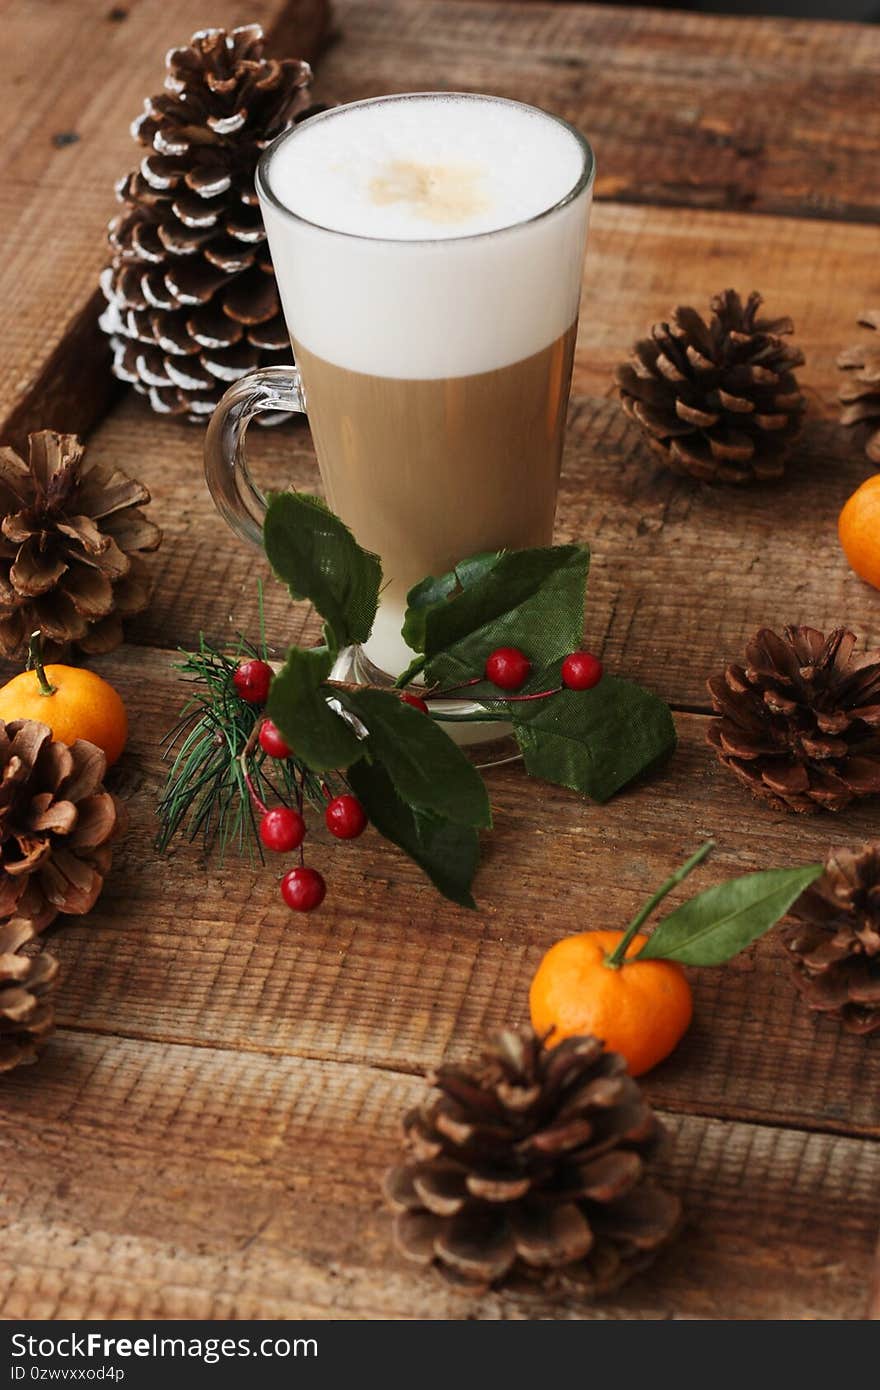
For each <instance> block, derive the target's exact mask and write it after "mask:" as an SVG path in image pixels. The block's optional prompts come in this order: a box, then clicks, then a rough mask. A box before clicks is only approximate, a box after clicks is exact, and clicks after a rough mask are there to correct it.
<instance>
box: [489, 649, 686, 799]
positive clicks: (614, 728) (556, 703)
mask: <svg viewBox="0 0 880 1390" xmlns="http://www.w3.org/2000/svg"><path fill="white" fill-rule="evenodd" d="M543 674H544V677H547V678H548V679H549V682H550V685H552V684H553V682H554V680H555V681H556V682H558V674H556V675H552V676H548V673H547V672H545V673H543ZM545 688H547V687H545ZM495 708H500V705H499V706H496V707H495ZM507 708H508V709H509V711H510V717H511V719H512V720H513V725H514V733H515V734H516V740H517V742H518V744H519V746H520V748H521V750H522V755H523V761H524V763H525V767H526V771H527V772H528V773H529V775H530V776H531V777H542V778H544V780H545V781H547V782H556V783H558V784H559V785H560V786H562V787H571V788H573V790H574V791H578V792H581V793H582V794H583V795H585V796H590V797H592V798H593V799H594V800H595V801H607V800H608V799H609V797H611V796H613V795H614V793H615V792H616V791H619V790H620V788H621V787H623V786H625V785H626V784H627V782H631V781H632V779H633V778H634V777H638V776H639V775H640V774H641V773H643V772H646V771H647V770H648V769H649V768H651V767H653V766H654V765H655V764H656V763H658V762H660V761H661V759H663V758H666V757H668V756H669V754H670V753H672V751H673V750H674V748H675V744H676V736H675V725H674V724H673V721H672V715H671V713H670V711H669V707H668V705H666V704H665V703H664V702H663V700H661V699H660V698H659V697H658V696H656V695H652V694H651V692H650V691H648V690H645V689H643V687H642V686H640V685H635V684H634V683H633V682H632V681H625V680H620V679H619V678H618V677H617V676H603V678H602V680H601V681H600V683H599V684H598V685H597V686H596V687H595V688H594V689H593V690H563V691H561V692H560V693H559V694H558V695H551V696H550V697H549V698H548V699H546V700H533V701H526V702H525V703H522V704H517V703H516V702H512V703H510V704H508V706H507Z"/></svg>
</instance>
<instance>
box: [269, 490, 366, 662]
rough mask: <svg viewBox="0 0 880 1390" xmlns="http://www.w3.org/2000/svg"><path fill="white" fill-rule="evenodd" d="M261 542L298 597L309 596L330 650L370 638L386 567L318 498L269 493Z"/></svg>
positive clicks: (282, 578) (294, 493)
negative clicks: (318, 615) (322, 620)
mask: <svg viewBox="0 0 880 1390" xmlns="http://www.w3.org/2000/svg"><path fill="white" fill-rule="evenodd" d="M263 545H264V547H265V550H266V555H267V556H268V558H269V563H270V564H271V566H272V569H273V570H274V571H275V574H276V575H277V577H278V578H279V579H280V580H282V581H283V582H284V583H285V584H286V585H287V587H288V589H289V590H290V596H291V598H294V599H310V600H311V602H312V603H313V604H314V605H315V608H316V609H317V611H318V612H319V613H320V615H321V617H322V618H323V619H324V637H325V641H326V643H327V646H328V647H330V649H331V650H332V651H338V650H339V648H340V647H347V646H350V645H351V643H353V642H366V640H367V638H368V637H369V635H370V632H371V631H372V628H373V622H374V620H375V617H376V608H377V606H378V602H379V588H380V585H381V583H382V566H381V563H380V562H379V559H378V557H377V556H375V555H371V554H370V552H369V551H368V550H364V549H363V548H362V547H361V546H359V545H358V543H357V541H356V540H355V538H354V536H353V535H352V533H351V531H349V529H348V527H347V526H346V525H345V523H344V522H343V521H340V519H339V517H338V516H336V515H335V514H334V513H333V512H331V511H330V510H329V508H328V507H327V506H325V504H324V503H323V502H322V501H321V499H320V498H319V497H310V496H309V495H308V494H307V493H304V492H277V493H270V495H269V505H268V507H267V508H266V517H265V520H264V522H263Z"/></svg>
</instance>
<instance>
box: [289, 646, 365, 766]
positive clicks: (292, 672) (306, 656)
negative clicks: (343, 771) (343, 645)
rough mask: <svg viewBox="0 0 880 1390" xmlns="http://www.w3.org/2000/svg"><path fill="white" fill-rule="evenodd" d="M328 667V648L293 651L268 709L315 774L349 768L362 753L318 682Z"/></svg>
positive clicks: (292, 649)
mask: <svg viewBox="0 0 880 1390" xmlns="http://www.w3.org/2000/svg"><path fill="white" fill-rule="evenodd" d="M332 665H333V654H332V652H330V651H328V650H327V648H326V647H312V648H311V650H309V651H303V650H302V649H301V648H300V647H291V648H290V650H289V651H288V653H287V660H286V661H285V663H284V665H283V666H282V668H281V670H280V671H279V672H278V674H277V675H276V676H275V678H274V680H273V681H272V685H271V686H270V688H269V699H268V702H267V704H266V713H267V714H268V716H269V718H270V719H272V720H273V721H274V722H275V723H276V724H277V725H278V728H279V729H280V730H281V732H282V734H283V735H284V737H285V738H286V739H287V742H288V743H289V744H290V746H291V747H292V748H293V749H294V750H295V752H296V756H297V757H298V758H301V759H302V761H303V762H304V763H307V764H308V766H309V767H310V768H311V769H312V771H313V772H329V771H330V770H331V769H332V768H338V767H348V766H349V764H350V763H353V762H355V761H356V760H357V759H358V758H360V757H362V756H363V754H364V751H365V750H364V745H363V744H362V743H361V741H360V739H359V738H358V736H357V734H356V733H355V731H354V729H352V727H351V725H350V724H349V723H348V722H347V721H346V720H345V719H343V718H342V716H341V715H340V714H339V713H337V712H336V711H335V710H333V709H331V708H330V706H329V705H328V703H327V689H326V687H324V686H322V682H323V681H325V680H326V679H327V677H328V676H329V674H330V668H331V666H332Z"/></svg>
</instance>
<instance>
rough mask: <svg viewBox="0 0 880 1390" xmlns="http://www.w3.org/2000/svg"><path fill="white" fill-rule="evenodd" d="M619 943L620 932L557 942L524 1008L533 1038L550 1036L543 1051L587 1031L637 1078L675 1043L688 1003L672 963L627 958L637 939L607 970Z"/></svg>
mask: <svg viewBox="0 0 880 1390" xmlns="http://www.w3.org/2000/svg"><path fill="white" fill-rule="evenodd" d="M622 938H623V932H622V931H591V932H582V933H581V934H580V935H578V936H568V937H565V938H564V940H562V941H557V942H556V945H555V946H551V947H550V950H549V951H548V952H547V954H546V955H545V956H544V958H543V960H542V961H541V964H540V965H539V966H538V969H537V972H536V974H535V977H534V979H533V980H532V985H531V989H530V990H529V1008H530V1010H531V1015H532V1023H533V1025H534V1027H535V1031H536V1032H538V1033H547V1032H548V1030H550V1029H552V1030H553V1031H552V1033H551V1036H550V1037H549V1039H548V1043H547V1045H548V1047H553V1046H555V1044H556V1043H560V1042H562V1040H563V1038H569V1037H574V1036H577V1035H580V1034H586V1033H592V1034H593V1035H594V1036H595V1037H597V1038H601V1039H602V1041H603V1042H604V1044H605V1046H606V1047H607V1048H608V1049H610V1050H611V1051H613V1052H620V1053H622V1054H623V1056H624V1057H625V1058H626V1061H627V1065H628V1067H629V1071H630V1074H631V1075H632V1076H641V1074H642V1073H643V1072H646V1071H650V1069H651V1067H656V1065H657V1063H658V1062H662V1060H663V1058H664V1057H667V1056H668V1055H669V1053H670V1052H671V1051H672V1049H673V1048H674V1047H675V1046H676V1044H677V1043H678V1042H680V1041H681V1038H682V1037H683V1036H684V1034H685V1033H686V1031H687V1028H688V1025H689V1024H690V1021H691V1017H692V1015H693V999H692V997H691V987H690V985H689V984H688V982H687V979H686V977H685V974H684V971H683V970H682V968H681V966H680V965H677V964H675V962H674V961H668V960H645V961H634V960H632V957H633V956H634V955H636V954H637V953H638V952H639V951H640V950H641V949H642V947H643V946H644V944H645V941H646V940H647V937H646V936H645V935H644V934H637V935H636V936H634V937H633V939H632V941H631V942H630V944H629V946H628V947H627V952H626V960H625V961H624V963H623V965H621V966H620V967H619V968H618V969H616V970H615V969H611V968H609V967H608V966H607V965H606V964H605V960H606V957H607V956H609V955H610V954H611V952H612V951H613V950H614V948H615V947H616V946H618V945H619V944H620V941H621V939H622Z"/></svg>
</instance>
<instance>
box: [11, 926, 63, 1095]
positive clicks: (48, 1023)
mask: <svg viewBox="0 0 880 1390" xmlns="http://www.w3.org/2000/svg"><path fill="white" fill-rule="evenodd" d="M34 935H35V932H34V927H33V923H31V922H27V921H25V920H24V919H23V918H21V917H16V918H14V919H13V920H12V921H11V922H5V923H4V924H3V925H2V926H0V1072H3V1071H11V1070H12V1068H13V1067H19V1066H21V1065H22V1063H25V1062H35V1061H36V1060H37V1053H38V1052H39V1050H40V1048H41V1047H42V1045H43V1043H44V1042H45V1041H46V1039H47V1037H48V1036H49V1034H50V1033H51V1031H52V1026H53V1022H54V1012H53V1008H52V1000H51V996H52V993H53V991H54V988H55V977H56V975H57V974H58V962H57V960H56V959H55V957H54V956H50V955H49V953H48V952H47V951H43V952H42V954H41V955H38V956H32V955H27V954H26V953H25V951H24V949H23V948H24V947H25V946H28V945H29V944H30V943H31V942H32V941H33V939H34Z"/></svg>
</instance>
